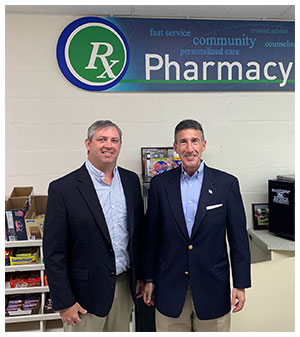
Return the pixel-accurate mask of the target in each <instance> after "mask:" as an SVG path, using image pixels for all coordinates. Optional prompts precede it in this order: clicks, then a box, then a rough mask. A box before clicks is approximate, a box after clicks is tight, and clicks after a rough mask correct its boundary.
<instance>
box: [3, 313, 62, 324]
mask: <svg viewBox="0 0 300 337" xmlns="http://www.w3.org/2000/svg"><path fill="white" fill-rule="evenodd" d="M55 319H60V315H59V313H53V314H37V315H23V316H14V317H5V323H22V322H34V321H50V320H55Z"/></svg>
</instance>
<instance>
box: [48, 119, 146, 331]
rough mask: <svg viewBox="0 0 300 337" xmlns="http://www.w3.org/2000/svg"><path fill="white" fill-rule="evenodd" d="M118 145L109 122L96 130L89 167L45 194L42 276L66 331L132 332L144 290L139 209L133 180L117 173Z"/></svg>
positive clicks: (92, 128)
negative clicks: (136, 305)
mask: <svg viewBox="0 0 300 337" xmlns="http://www.w3.org/2000/svg"><path fill="white" fill-rule="evenodd" d="M121 137H122V133H121V130H120V129H119V127H118V126H117V125H116V124H114V123H112V122H111V121H96V122H95V123H93V124H92V125H91V126H90V127H89V129H88V137H87V139H86V140H85V145H86V148H87V151H88V158H87V161H86V162H85V163H84V165H83V166H81V167H80V168H79V169H77V170H75V171H73V172H71V173H69V174H67V175H66V176H64V177H62V178H60V179H57V180H55V181H53V182H51V184H50V186H49V191H48V203H47V211H46V218H45V229H44V239H43V241H44V242H43V247H44V256H45V269H46V275H47V279H48V283H49V288H50V294H51V298H52V301H53V306H54V309H55V310H58V311H60V315H61V318H62V321H63V322H64V330H65V331H71V332H75V331H129V322H130V316H131V313H132V307H133V301H132V298H133V300H134V299H135V297H136V291H139V290H141V289H139V288H141V287H142V284H141V281H137V277H138V276H139V273H140V272H139V269H140V262H139V257H140V254H139V245H140V240H139V235H140V234H139V233H140V226H141V225H142V221H143V216H144V214H143V213H144V210H143V201H142V196H141V189H140V183H139V179H138V176H137V175H136V174H135V173H134V172H131V171H128V170H126V169H124V168H121V167H118V166H117V165H116V161H117V158H118V155H119V152H120V148H121V142H122V138H121ZM136 286H137V287H136ZM131 295H132V296H131Z"/></svg>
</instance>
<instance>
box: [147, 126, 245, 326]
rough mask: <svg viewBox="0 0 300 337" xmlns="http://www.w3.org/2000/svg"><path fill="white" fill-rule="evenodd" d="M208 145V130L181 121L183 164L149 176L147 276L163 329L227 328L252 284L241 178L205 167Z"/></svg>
mask: <svg viewBox="0 0 300 337" xmlns="http://www.w3.org/2000/svg"><path fill="white" fill-rule="evenodd" d="M205 148H206V141H205V139H204V133H203V129H202V126H201V125H200V124H199V123H198V122H197V121H194V120H184V121H182V122H180V123H179V124H178V125H177V126H176V128H175V141H174V149H175V151H176V152H177V153H178V154H179V156H180V159H181V161H182V166H180V167H178V168H176V169H174V170H171V171H168V172H166V173H163V174H161V175H158V176H156V177H154V178H152V179H151V183H150V191H149V199H148V210H147V226H146V231H145V232H146V234H145V243H144V254H143V256H144V257H143V267H142V269H143V273H142V275H143V279H144V280H145V281H146V284H145V288H144V301H145V303H146V304H148V305H153V304H154V303H155V306H156V329H157V331H229V329H230V311H231V309H233V312H237V311H240V310H241V309H242V308H243V306H244V302H245V288H247V287H250V286H251V284H250V283H251V282H250V253H249V242H248V236H247V231H246V218H245V212H244V207H243V202H242V198H241V195H240V190H239V184H238V180H237V179H236V178H235V177H234V176H232V175H230V174H227V173H225V172H222V171H219V170H216V169H213V168H209V167H208V166H206V165H205V164H204V162H203V161H202V160H201V155H202V153H203V151H204V150H205ZM226 236H227V239H228V243H229V248H230V264H231V270H232V279H233V290H232V295H231V298H230V275H229V258H228V253H227V244H226ZM154 287H155V289H154ZM154 291H155V296H154Z"/></svg>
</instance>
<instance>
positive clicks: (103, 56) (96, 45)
mask: <svg viewBox="0 0 300 337" xmlns="http://www.w3.org/2000/svg"><path fill="white" fill-rule="evenodd" d="M91 45H92V46H93V50H92V53H91V56H90V61H89V64H88V65H87V66H86V67H85V69H97V67H96V66H95V62H96V59H97V57H99V58H100V60H101V61H102V64H103V66H104V68H105V71H104V73H102V74H101V75H100V76H98V77H102V78H103V77H104V76H103V75H104V74H105V73H107V74H108V76H109V77H110V78H114V77H116V76H115V74H114V73H113V72H112V70H111V68H112V66H113V65H114V64H116V63H117V62H119V61H118V60H111V61H112V64H111V65H109V64H108V61H107V57H108V56H110V55H111V54H112V53H113V51H114V49H113V46H112V45H111V44H110V43H106V42H91ZM101 45H103V46H105V47H106V52H105V53H103V54H98V50H99V48H100V46H101Z"/></svg>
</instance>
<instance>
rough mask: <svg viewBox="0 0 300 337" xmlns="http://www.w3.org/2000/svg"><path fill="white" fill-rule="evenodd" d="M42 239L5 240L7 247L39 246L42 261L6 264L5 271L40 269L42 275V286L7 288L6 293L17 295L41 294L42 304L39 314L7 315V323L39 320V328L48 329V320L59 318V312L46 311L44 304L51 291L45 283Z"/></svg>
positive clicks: (41, 329)
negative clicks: (49, 312)
mask: <svg viewBox="0 0 300 337" xmlns="http://www.w3.org/2000/svg"><path fill="white" fill-rule="evenodd" d="M42 244H43V241H42V240H26V241H7V242H5V248H18V247H38V248H39V255H40V261H39V263H36V264H26V265H25V264H24V265H13V266H6V267H5V273H13V272H20V271H39V272H40V277H41V286H39V287H28V288H8V287H6V288H5V295H17V294H37V293H40V294H41V306H40V310H39V313H38V314H32V315H22V316H10V317H5V324H9V323H27V322H39V328H40V329H39V330H40V331H46V322H47V321H50V320H59V319H60V317H59V314H58V313H51V314H47V313H44V306H45V300H46V295H47V293H49V287H48V286H46V285H45V283H44V275H45V267H44V264H43V249H42Z"/></svg>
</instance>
